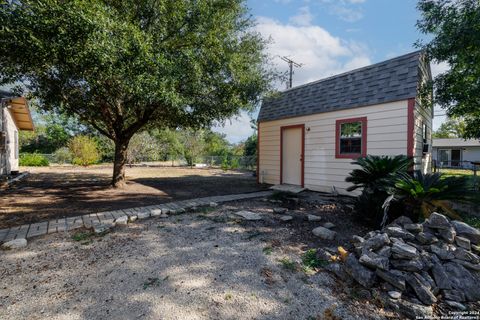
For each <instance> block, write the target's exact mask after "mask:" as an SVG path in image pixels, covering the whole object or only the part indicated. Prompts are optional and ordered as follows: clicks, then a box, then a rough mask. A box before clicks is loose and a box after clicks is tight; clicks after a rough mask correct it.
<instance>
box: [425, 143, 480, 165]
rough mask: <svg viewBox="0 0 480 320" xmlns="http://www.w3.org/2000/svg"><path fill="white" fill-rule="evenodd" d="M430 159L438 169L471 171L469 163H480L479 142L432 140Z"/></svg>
mask: <svg viewBox="0 0 480 320" xmlns="http://www.w3.org/2000/svg"><path fill="white" fill-rule="evenodd" d="M432 157H433V161H434V165H435V166H436V167H439V168H465V169H471V168H473V165H472V163H471V162H480V140H475V139H470V140H464V139H461V138H452V139H433V143H432Z"/></svg>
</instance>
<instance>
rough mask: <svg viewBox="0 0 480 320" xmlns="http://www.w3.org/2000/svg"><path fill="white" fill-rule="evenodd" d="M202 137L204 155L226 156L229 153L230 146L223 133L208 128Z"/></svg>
mask: <svg viewBox="0 0 480 320" xmlns="http://www.w3.org/2000/svg"><path fill="white" fill-rule="evenodd" d="M203 139H204V144H205V149H204V152H205V155H208V156H227V155H228V154H230V153H231V146H230V143H229V142H228V141H227V138H226V135H225V134H223V133H218V132H213V131H211V130H208V131H206V132H205V134H204V137H203Z"/></svg>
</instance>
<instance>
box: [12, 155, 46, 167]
mask: <svg viewBox="0 0 480 320" xmlns="http://www.w3.org/2000/svg"><path fill="white" fill-rule="evenodd" d="M19 165H20V166H22V167H46V166H48V165H49V163H48V159H47V158H45V157H44V156H42V155H41V154H38V153H21V154H20V159H19Z"/></svg>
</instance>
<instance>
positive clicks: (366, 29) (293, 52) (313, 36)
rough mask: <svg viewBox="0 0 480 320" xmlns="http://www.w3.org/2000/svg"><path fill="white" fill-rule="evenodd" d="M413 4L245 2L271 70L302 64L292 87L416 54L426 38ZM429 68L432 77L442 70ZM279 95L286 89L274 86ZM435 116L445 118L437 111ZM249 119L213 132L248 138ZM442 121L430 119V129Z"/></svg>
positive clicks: (406, 0) (381, 0)
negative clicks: (262, 40) (264, 43)
mask: <svg viewBox="0 0 480 320" xmlns="http://www.w3.org/2000/svg"><path fill="white" fill-rule="evenodd" d="M416 4H417V1H416V0H248V1H247V5H248V6H249V8H250V12H251V15H252V18H253V19H255V22H256V31H258V32H259V33H260V34H261V35H262V36H263V37H264V38H266V39H269V40H270V43H269V45H268V48H267V50H268V54H269V55H270V56H271V57H272V63H273V65H274V67H275V68H276V69H277V70H279V71H281V72H286V71H287V70H288V65H287V63H286V62H284V61H283V60H281V59H280V57H281V56H287V57H288V58H290V59H292V60H294V61H295V62H297V63H299V64H302V66H301V67H300V68H297V69H295V73H294V76H293V86H297V85H301V84H305V83H308V82H311V81H315V80H318V79H322V78H325V77H328V76H332V75H335V74H339V73H342V72H345V71H349V70H353V69H356V68H360V67H364V66H367V65H370V64H372V63H376V62H380V61H383V60H387V59H389V58H393V57H396V56H399V55H402V54H405V53H408V52H412V51H415V50H417V48H416V47H415V46H414V44H415V42H416V41H417V40H419V39H425V36H424V35H422V34H421V33H420V32H419V31H418V30H417V28H416V26H415V24H416V22H417V20H418V19H419V18H420V13H419V12H418V11H417V9H416ZM446 69H447V66H446V65H445V64H440V65H432V74H433V76H435V75H436V74H438V73H440V72H442V71H445V70H446ZM276 86H277V88H278V89H279V90H283V89H285V84H284V83H278V84H277V85H276ZM435 114H444V112H442V110H437V109H436V111H435ZM256 115H257V112H255V113H253V114H251V115H249V114H246V113H242V114H241V115H240V116H238V117H235V118H232V119H230V120H229V121H227V122H226V123H225V125H223V126H217V127H215V128H214V130H215V131H217V132H222V133H225V134H226V135H227V139H228V140H229V141H230V142H233V143H237V142H240V141H242V140H245V139H246V138H247V137H248V136H250V135H251V134H252V133H253V129H252V128H251V126H250V119H251V118H252V117H253V118H256ZM444 119H445V117H443V116H438V117H435V118H434V129H436V128H438V126H439V125H440V123H441V122H442V121H444Z"/></svg>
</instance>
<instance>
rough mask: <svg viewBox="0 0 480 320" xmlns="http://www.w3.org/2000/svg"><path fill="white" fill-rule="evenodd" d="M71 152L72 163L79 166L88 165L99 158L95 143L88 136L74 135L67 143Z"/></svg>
mask: <svg viewBox="0 0 480 320" xmlns="http://www.w3.org/2000/svg"><path fill="white" fill-rule="evenodd" d="M68 148H69V150H70V153H71V154H72V163H73V164H76V165H81V166H89V165H91V164H95V163H97V162H98V161H99V160H100V154H99V153H98V149H97V143H96V142H95V140H94V139H93V138H91V137H89V136H82V135H80V136H76V137H74V138H73V139H72V140H70V142H69V143H68Z"/></svg>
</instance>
